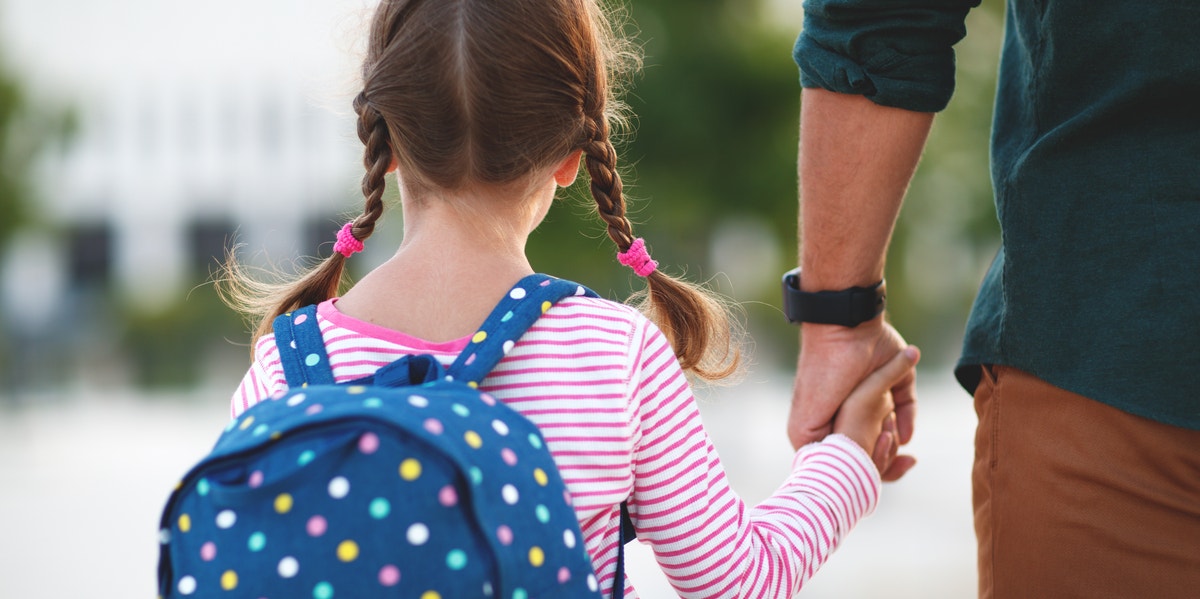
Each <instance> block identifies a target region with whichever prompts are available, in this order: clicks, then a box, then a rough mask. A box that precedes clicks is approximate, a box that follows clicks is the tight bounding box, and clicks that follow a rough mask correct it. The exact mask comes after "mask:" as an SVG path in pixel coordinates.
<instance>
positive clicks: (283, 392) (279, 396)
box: [271, 389, 288, 399]
mask: <svg viewBox="0 0 1200 599" xmlns="http://www.w3.org/2000/svg"><path fill="white" fill-rule="evenodd" d="M287 393H288V390H287V389H280V390H278V391H276V392H274V393H272V394H271V399H283V396H284V395H287Z"/></svg>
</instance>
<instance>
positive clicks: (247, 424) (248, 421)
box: [238, 416, 254, 430]
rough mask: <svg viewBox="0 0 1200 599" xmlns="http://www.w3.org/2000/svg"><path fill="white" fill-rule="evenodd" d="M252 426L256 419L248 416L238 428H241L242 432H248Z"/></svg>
mask: <svg viewBox="0 0 1200 599" xmlns="http://www.w3.org/2000/svg"><path fill="white" fill-rule="evenodd" d="M251 424H254V417H253V416H247V417H246V419H245V420H243V421H242V424H241V425H239V426H238V428H240V429H242V430H246V429H247V428H249V427H250V425H251Z"/></svg>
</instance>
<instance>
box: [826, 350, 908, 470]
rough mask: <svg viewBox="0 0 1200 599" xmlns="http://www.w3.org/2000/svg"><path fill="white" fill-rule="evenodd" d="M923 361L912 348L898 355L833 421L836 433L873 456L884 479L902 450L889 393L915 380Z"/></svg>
mask: <svg viewBox="0 0 1200 599" xmlns="http://www.w3.org/2000/svg"><path fill="white" fill-rule="evenodd" d="M920 359H921V354H920V351H918V350H917V348H916V346H913V345H910V346H908V347H906V348H904V349H903V350H901V351H900V352H898V353H897V354H896V355H895V356H893V357H892V359H891V360H888V361H887V363H885V364H884V365H883V366H882V367H880V368H879V369H878V370H876V371H874V372H872V373H871V374H869V375H867V378H865V379H863V381H862V382H861V383H859V384H858V386H857V387H855V388H854V390H853V391H851V392H850V396H849V397H847V398H846V401H845V402H844V403H843V404H842V407H841V408H839V409H838V412H837V416H835V417H834V419H833V432H835V433H840V434H843V435H846V436H847V437H850V439H852V440H853V441H854V442H855V443H858V445H859V446H860V447H862V448H863V450H864V451H866V452H867V453H869V454H871V459H872V461H874V462H875V466H876V467H877V468H879V473H880V475H881V476H882V475H885V474H887V473H888V471H889V468H891V467H892V464H893V462H894V461H895V460H896V452H897V450H899V448H900V440H899V437H898V434H897V431H896V413H895V409H896V404H895V402H894V401H893V400H892V392H891V391H890V389H891V388H892V387H893V385H895V384H896V382H898V381H900V380H903V379H904V378H912V376H913V367H914V366H916V365H917V362H918V361H919V360H920ZM905 457H907V456H905ZM909 459H910V460H911V459H912V458H909ZM911 466H912V465H911V464H910V465H909V466H908V467H906V468H905V470H907V469H908V468H909V467H911Z"/></svg>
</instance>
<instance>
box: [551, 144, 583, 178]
mask: <svg viewBox="0 0 1200 599" xmlns="http://www.w3.org/2000/svg"><path fill="white" fill-rule="evenodd" d="M581 156H583V150H575V151H574V152H571V153H570V154H568V155H567V157H566V158H563V161H562V162H560V163H558V167H557V168H555V169H554V182H555V183H557V184H558V186H559V187H570V186H571V185H573V184H574V183H575V177H576V176H577V175H579V158H580V157H581Z"/></svg>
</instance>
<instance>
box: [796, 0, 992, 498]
mask: <svg viewBox="0 0 1200 599" xmlns="http://www.w3.org/2000/svg"><path fill="white" fill-rule="evenodd" d="M977 4H978V0H855V1H851V0H809V1H808V2H805V25H804V27H805V28H804V32H803V33H802V34H801V36H800V38H799V39H798V40H797V42H796V48H795V59H796V63H797V65H799V67H800V72H801V83H802V84H803V86H804V88H805V89H804V91H803V92H802V96H801V114H800V148H799V161H798V162H799V163H798V169H799V176H800V230H799V236H800V266H801V272H802V274H801V281H800V282H801V288H802V289H803V290H805V291H822V290H836V289H844V288H847V287H853V286H870V285H874V284H875V283H877V282H879V280H881V279H882V278H883V273H884V259H885V256H886V253H887V247H888V243H889V242H890V240H891V233H892V229H893V227H894V225H895V221H896V217H897V215H898V214H899V210H900V203H901V200H902V199H903V197H904V193H905V191H906V190H907V188H908V184H909V181H910V180H911V179H912V175H913V172H914V171H915V169H916V165H917V162H918V160H919V158H920V154H921V151H922V149H923V148H924V145H925V140H926V138H927V136H928V134H929V128H930V126H931V125H932V122H933V113H935V112H937V111H939V110H941V109H942V108H944V107H945V105H946V103H947V102H949V99H950V95H951V93H952V92H953V88H954V54H953V48H952V47H953V44H954V43H956V42H957V41H958V40H959V39H961V38H962V36H963V35H964V34H965V29H964V25H963V19H964V18H965V17H966V14H967V11H968V10H969V9H970V8H971V7H973V6H975V5H977ZM905 345H906V344H905V342H904V340H903V338H901V337H900V335H899V334H898V333H897V332H896V330H895V329H894V328H892V326H891V325H890V324H888V323H887V322H885V320H884V318H883V316H880V317H878V318H876V319H874V320H872V321H869V322H866V323H863V324H861V325H859V326H858V327H854V328H846V327H840V326H835V325H818V324H811V323H805V324H804V325H802V326H801V342H800V357H799V360H798V363H797V372H796V383H795V387H794V391H793V398H792V410H791V413H790V415H789V419H788V437H789V439H790V440H791V442H792V444H793V445H794V446H796V447H800V446H802V445H804V444H806V443H809V442H812V441H814V440H816V439H820V438H822V437H823V436H824V435H825V434H826V433H828V432H829V430H831V429H830V423H831V422H832V420H833V416H834V414H835V413H836V411H837V409H838V406H839V405H840V403H841V400H842V398H844V397H846V395H847V393H848V391H849V390H850V389H852V388H853V387H854V386H855V385H856V384H857V383H858V382H859V381H861V380H862V379H863V377H865V376H866V375H867V374H868V373H870V372H871V371H873V370H875V369H876V368H878V367H879V366H880V365H882V364H883V363H884V362H886V361H887V360H888V359H890V358H891V357H892V356H893V355H895V353H896V352H898V351H900V350H901V349H902V348H903V347H905ZM914 383H915V381H914V379H912V378H906V379H905V380H902V381H900V382H899V383H897V385H896V386H895V387H893V389H892V393H893V398H894V401H895V403H896V416H897V418H896V421H897V422H896V426H897V428H898V430H897V433H898V438H899V442H900V443H907V442H908V441H909V439H911V437H912V433H913V423H914V420H915V416H916V403H915V401H916V397H915V394H914ZM913 463H914V462H913V460H912V459H911V458H908V457H905V456H902V457H901V458H900V459H897V460H895V461H894V462H893V463H892V465H891V468H890V469H889V470H888V471H887V472H885V473H884V479H885V480H895V479H897V478H899V477H900V476H902V475H903V474H904V472H905V471H907V470H908V468H910V467H911V466H912V465H913Z"/></svg>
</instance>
